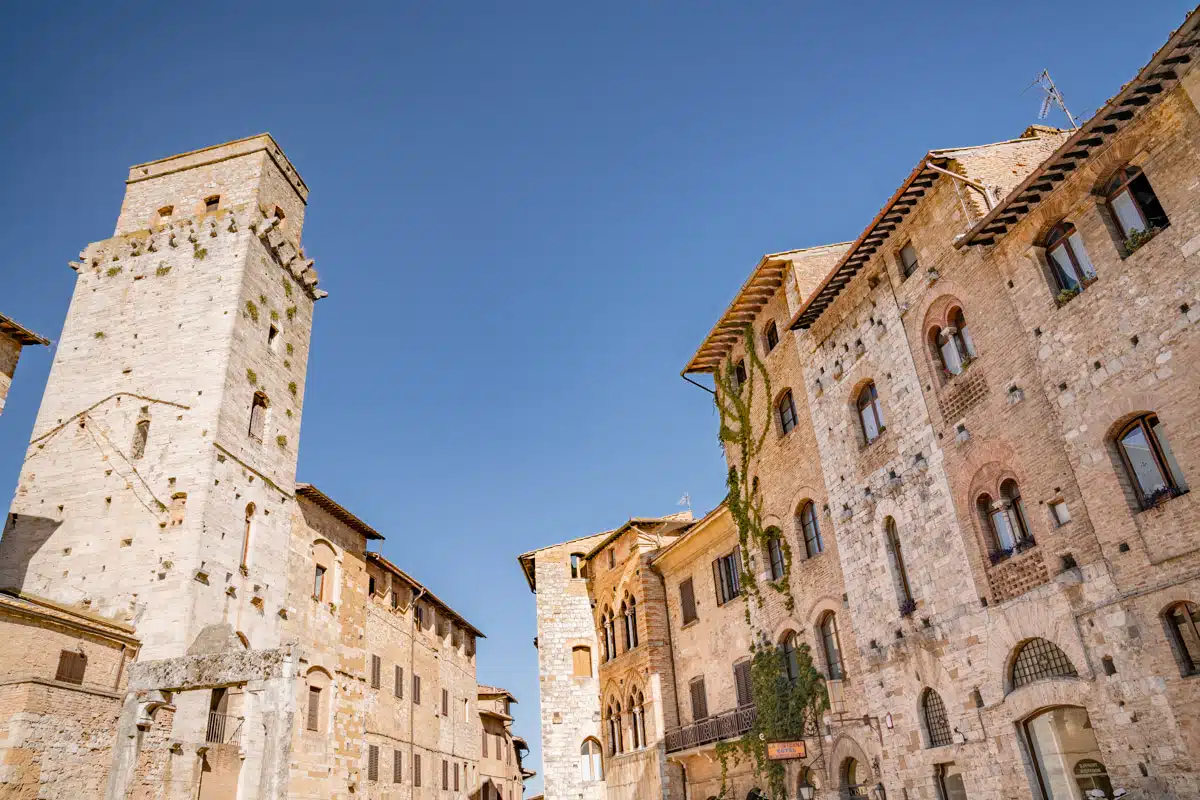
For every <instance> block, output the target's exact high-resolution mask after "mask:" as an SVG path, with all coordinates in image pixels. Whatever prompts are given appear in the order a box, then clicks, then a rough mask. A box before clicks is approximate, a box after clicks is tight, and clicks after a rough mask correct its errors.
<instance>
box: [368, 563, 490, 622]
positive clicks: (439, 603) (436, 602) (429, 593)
mask: <svg viewBox="0 0 1200 800" xmlns="http://www.w3.org/2000/svg"><path fill="white" fill-rule="evenodd" d="M367 560H368V561H378V562H379V563H380V565H381V566H383V567H384V568H385V569H387V570H389V571H391V572H393V573H395V574H396V575H399V576H400V577H401V578H402V579H403V580H405V581H407V582H408V583H409V584H410V585H411V586H412V587H413V588H416V589H421V590H423V593H424V596H425V597H427V598H429V600H430V601H431V602H432V603H433V604H434V605H436V606H437V607H438V608H440V609H442V610H444V611H447V612H449V613H450V616H451V617H452V618H453V619H454V620H456V621H457V622H458V623H459V624H460V625H462V627H464V628H466V629H467V630H468V631H470V632H471V633H473V634H475V636H477V637H478V638H480V639H486V638H487V636H486V635H485V634H484V632H483V631H481V630H479V629H478V628H476V627H475V626H474V625H472V624H471V623H469V622H467V620H466V618H465V617H463V615H462V614H459V613H458V612H457V611H455V610H454V609H453V608H451V607H450V605H449V604H448V603H447V602H446V601H444V600H442V599H441V598H440V597H438V596H437V595H436V594H434V593H433V592H432V591H430V590H429V587H428V586H426V585H425V584H423V583H421V582H420V581H419V580H417V579H416V578H414V577H413V576H411V575H409V574H408V573H407V572H405V571H404V570H402V569H400V567H398V566H396V565H395V564H393V563H392V562H391V561H389V560H388V559H386V558H384V557H383V556H382V555H380V554H379V553H372V552H368V553H367Z"/></svg>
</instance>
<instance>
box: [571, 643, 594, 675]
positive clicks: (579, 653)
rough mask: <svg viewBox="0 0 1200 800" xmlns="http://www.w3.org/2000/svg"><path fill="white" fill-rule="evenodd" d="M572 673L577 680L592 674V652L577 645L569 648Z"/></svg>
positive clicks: (588, 648)
mask: <svg viewBox="0 0 1200 800" xmlns="http://www.w3.org/2000/svg"><path fill="white" fill-rule="evenodd" d="M571 667H572V670H571V671H572V672H573V673H574V674H575V677H577V678H588V677H591V674H592V650H591V648H590V647H584V646H583V645H579V646H578V647H572V648H571Z"/></svg>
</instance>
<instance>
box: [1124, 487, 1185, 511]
mask: <svg viewBox="0 0 1200 800" xmlns="http://www.w3.org/2000/svg"><path fill="white" fill-rule="evenodd" d="M1190 491H1191V490H1190V489H1172V490H1171V491H1170V493H1169V494H1167V495H1166V496H1165V497H1163V498H1162V499H1161V500H1158V501H1156V502H1154V503H1150V504H1149V505H1147V504H1146V503H1145V501H1142V502H1141V507H1140V508H1139V509H1138V511H1137V513H1139V514H1145V513H1146V512H1148V511H1158V510H1159V509H1160V508H1162V507H1163V506H1165V505H1166V504H1167V503H1169V502H1171V501H1172V500H1177V499H1178V498H1180V497H1183V496H1184V495H1186V494H1188V492H1190Z"/></svg>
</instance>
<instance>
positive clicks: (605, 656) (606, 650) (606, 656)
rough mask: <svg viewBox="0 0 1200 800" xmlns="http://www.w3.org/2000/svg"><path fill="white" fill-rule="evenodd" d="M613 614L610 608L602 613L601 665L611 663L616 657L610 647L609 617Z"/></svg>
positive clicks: (606, 608)
mask: <svg viewBox="0 0 1200 800" xmlns="http://www.w3.org/2000/svg"><path fill="white" fill-rule="evenodd" d="M611 613H612V612H610V611H609V610H608V606H605V607H604V610H603V611H601V612H600V661H601V663H604V662H607V661H609V660H610V659H611V658H612V657H613V656H614V655H616V654H615V653H614V652H613V651H612V648H611V647H610V646H609V636H608V631H609V616H610V614H611Z"/></svg>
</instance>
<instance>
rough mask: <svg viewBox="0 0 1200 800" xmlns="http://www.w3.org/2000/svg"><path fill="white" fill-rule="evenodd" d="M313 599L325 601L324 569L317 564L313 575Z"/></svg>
mask: <svg viewBox="0 0 1200 800" xmlns="http://www.w3.org/2000/svg"><path fill="white" fill-rule="evenodd" d="M313 599H314V600H324V599H325V568H324V567H322V566H321V565H320V564H317V569H316V572H315V573H314V574H313Z"/></svg>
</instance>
